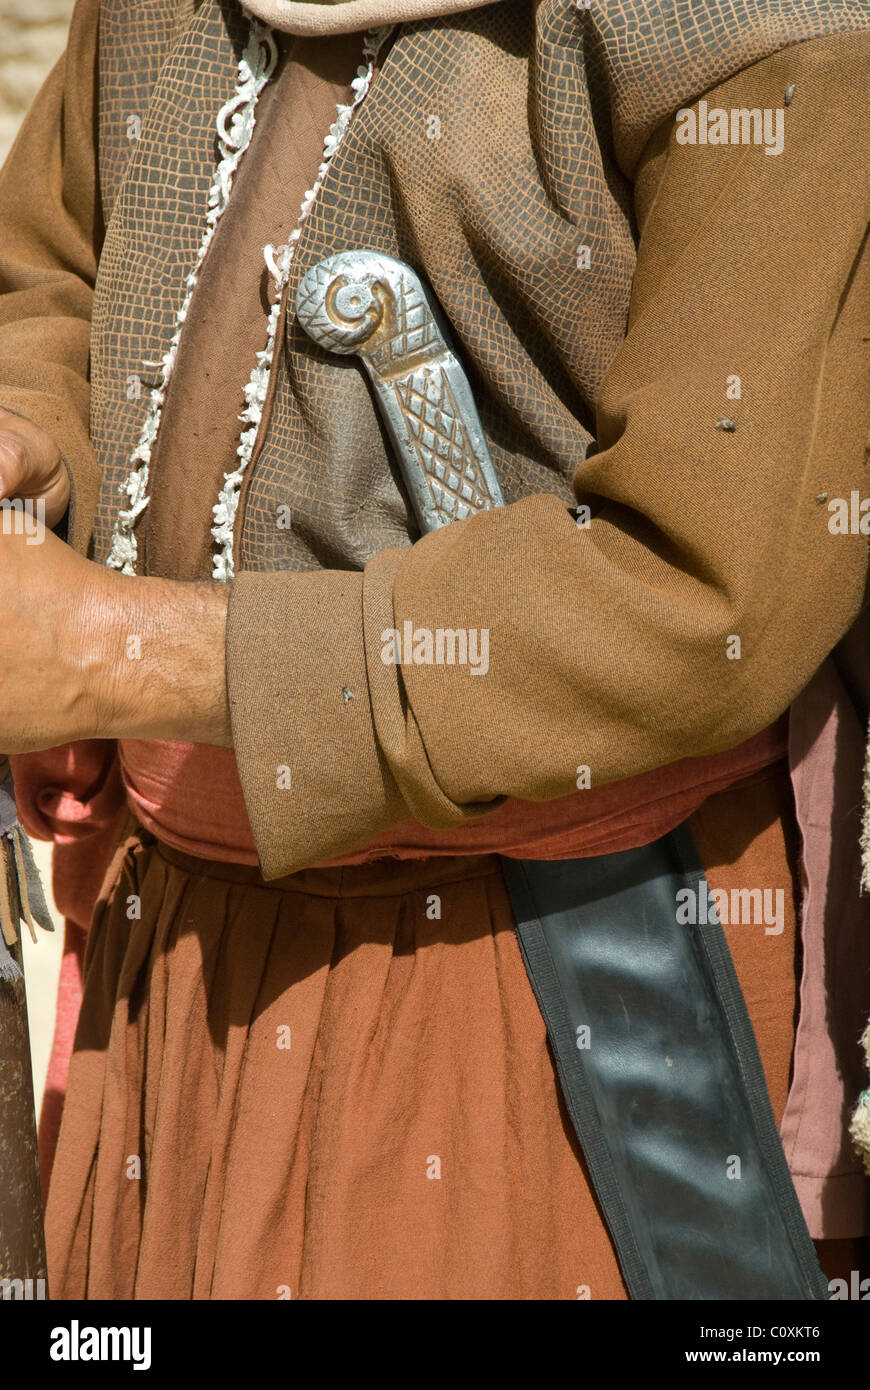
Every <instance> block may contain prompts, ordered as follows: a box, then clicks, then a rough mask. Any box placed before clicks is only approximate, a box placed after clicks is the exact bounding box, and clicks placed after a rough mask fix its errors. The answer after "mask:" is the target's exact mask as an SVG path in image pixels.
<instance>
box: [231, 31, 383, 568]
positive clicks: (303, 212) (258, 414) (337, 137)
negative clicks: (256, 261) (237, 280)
mask: <svg viewBox="0 0 870 1390" xmlns="http://www.w3.org/2000/svg"><path fill="white" fill-rule="evenodd" d="M392 28H393V26H392V25H386V26H383V27H381V28H380V29H372V30H370V31H369V32H368V33H367V34H366V35H365V37H364V39H363V53H362V57H363V61H362V63H361V64H360V66H359V67H358V68H357V72H356V77H354V78H353V80H352V82H351V84H350V85H351V90H352V92H353V100H352V101H350V102H349V103H347V104H342V103H340V104H339V105H338V107H337V108H336V117H335V120H334V121H333V123H332V125H331V126H330V127H329V130H328V131H327V133H326V136H325V137H324V141H323V155H322V157H321V161H320V164H319V165H318V168H317V172H316V174H315V176H314V182H313V184H312V186H311V187H310V188H309V189H306V192H305V196H304V198H303V200H302V207H301V209H300V212H299V217H298V219H297V222H296V226H295V227H294V229H293V231H292V232H291V233H290V236H289V237H288V239H287V244H286V245H285V246H281V247H275V246H272V245H271V244H269V245H268V246H266V247H264V248H263V256H264V258H265V261H266V265H267V267H268V269H269V272H270V274H271V276H272V280H273V294H274V298H273V302H272V306H271V308H270V310H269V317H268V320H267V332H266V345H265V347H264V348H263V349H262V351H260V352H258V353H257V365H256V366H255V367H254V370H253V372H252V373H251V375H250V377H249V379H248V382H247V384H246V385H245V389H244V395H245V408H244V410H243V411H242V413H241V415H240V416H239V419H240V420H241V422H242V423H243V424H244V425H247V429H245V430H243V432H242V434H241V436H240V438H239V445H238V448H237V449H236V454H237V456H238V459H239V462H238V465H237V467H236V468H235V469H234V470H233V471H232V472H231V473H225V474H224V486H223V487H222V489H221V491H220V493H219V495H218V500H217V502H216V503H215V505H214V508H213V515H214V526H213V527H212V532H211V533H212V536H213V537H214V541H215V546H216V552H215V555H214V563H213V570H212V578H214V579H217V580H220V581H221V582H224V583H226V582H227V581H228V580H230V579H232V578H234V576H235V558H234V554H233V545H234V533H235V525H236V515H237V513H238V507H239V497H240V495H241V488H242V482H243V480H244V475H245V470H246V469H247V467H248V464H249V463H250V461H251V459H252V457H253V453H254V447H255V445H256V442H257V436H258V434H259V431H260V424H261V421H262V418H263V408H264V405H265V402H266V395H267V392H268V389H269V381H270V378H271V375H272V367H273V364H274V358H275V345H276V340H277V333H278V323H279V321H280V318H281V305H282V301H283V296H284V290H285V288H286V285H287V281H288V279H289V276H290V267H291V265H292V264H293V258H294V256H295V254H296V247H297V245H298V242H299V238H300V236H301V235H302V229H303V227H304V225H305V223H306V221H307V219H308V216H309V214H310V212H311V209H312V208H313V206H314V204H315V202H316V201H317V196H318V194H319V193H320V190H321V188H322V186H323V180H324V179H325V177H326V174H327V172H328V170H329V166H330V164H331V162H332V159H333V157H334V156H335V153H336V151H337V150H338V148H339V146H340V145H341V142H342V140H343V139H344V136H345V134H346V133H347V130H348V127H349V126H350V123H351V119H352V117H353V114H354V112H355V111H356V109H357V107H358V106H359V105H360V103H361V102H362V101H364V100H365V98H366V96H367V94H368V91H369V88H370V87H371V85H372V81H373V79H374V73H375V64H376V63H377V60H378V55H379V53H380V51H381V49H382V47H383V45H384V43H385V42H386V40H387V38H388V37H389V35H390V33H391V32H392Z"/></svg>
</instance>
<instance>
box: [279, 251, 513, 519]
mask: <svg viewBox="0 0 870 1390" xmlns="http://www.w3.org/2000/svg"><path fill="white" fill-rule="evenodd" d="M296 316H297V318H298V320H299V322H300V324H301V325H302V327H303V328H304V329H305V331H306V333H308V335H309V337H311V338H312V339H313V340H314V342H315V343H318V344H319V345H320V346H321V347H323V348H326V349H327V350H328V351H330V352H337V353H342V354H345V355H350V354H353V355H355V356H357V357H359V358H360V359H361V361H362V363H363V365H364V367H365V369H366V371H367V372H368V375H369V377H370V379H371V381H372V384H373V386H374V389H375V394H376V397H377V401H378V405H379V407H380V410H381V413H382V415H383V418H384V423H385V425H386V427H387V431H388V433H389V435H390V438H391V440H392V442H393V445H394V447H395V450H396V456H397V460H398V463H399V467H400V468H401V471H402V476H403V478H404V481H405V483H406V485H407V488H408V493H409V496H410V499H411V502H412V505H413V507H414V511H415V513H416V516H417V520H418V522H419V524H420V527H421V529H422V530H423V531H434V530H435V529H436V527H439V526H446V525H447V524H448V523H449V522H451V521H461V520H462V519H463V518H465V517H467V516H471V515H472V514H473V513H474V512H481V511H489V510H490V508H492V507H501V506H504V498H503V496H502V492H501V488H500V487H499V483H498V478H497V476H496V472H495V467H494V465H493V461H492V458H491V456H490V452H489V449H488V447H487V443H486V437H485V435H484V432H483V427H482V425H481V423H480V417H479V415H478V413H477V407H476V406H475V403H474V397H473V395H472V392H471V387H470V385H469V382H468V378H467V377H466V375H465V371H464V370H463V367H462V363H461V362H460V361H459V359H458V357H457V356H456V353H455V352H454V351H453V348H452V345H451V343H450V338H449V333H448V330H447V328H446V325H445V322H444V317H443V315H442V313H441V311H440V310H439V308H438V307H437V305H436V304H435V303H434V302H433V300H432V299H431V298H430V296H429V295H428V294H427V292H426V290H425V289H424V287H423V285H422V283H421V281H420V278H419V276H418V275H417V274H416V273H415V272H414V271H413V270H412V269H411V267H410V266H409V265H406V264H405V263H404V261H397V260H395V259H394V258H393V257H392V256H386V255H384V254H383V253H382V252H380V251H341V252H339V253H338V254H337V255H334V256H328V257H327V258H326V260H324V261H320V262H318V264H317V265H315V266H312V268H311V269H310V270H309V271H308V272H307V273H306V275H305V276H304V277H303V279H302V281H301V283H300V285H299V288H298V290H297V292H296Z"/></svg>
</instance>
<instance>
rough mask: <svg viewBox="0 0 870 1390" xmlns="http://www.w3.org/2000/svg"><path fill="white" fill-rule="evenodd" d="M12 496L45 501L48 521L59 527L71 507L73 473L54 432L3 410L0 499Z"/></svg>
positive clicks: (50, 524) (0, 441) (0, 437)
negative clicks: (52, 434) (66, 462)
mask: <svg viewBox="0 0 870 1390" xmlns="http://www.w3.org/2000/svg"><path fill="white" fill-rule="evenodd" d="M11 497H20V498H22V500H29V501H32V502H36V501H40V500H41V501H43V502H44V503H45V522H46V525H47V526H56V525H57V524H58V522H59V521H62V520H63V518H64V516H65V515H66V511H67V508H68V507H69V475H68V474H67V471H66V468H65V467H64V464H63V460H62V459H61V456H60V450H59V449H58V447H57V445H56V444H55V442H54V440H53V439H52V437H51V435H50V434H46V432H45V430H43V429H40V428H39V426H38V425H34V424H31V422H30V421H29V420H25V419H23V418H22V416H20V415H12V414H10V412H9V411H8V410H2V409H0V502H3V501H6V500H7V499H8V498H11Z"/></svg>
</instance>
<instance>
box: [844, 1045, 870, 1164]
mask: <svg viewBox="0 0 870 1390" xmlns="http://www.w3.org/2000/svg"><path fill="white" fill-rule="evenodd" d="M861 1046H862V1047H863V1049H864V1059H865V1061H866V1063H867V1070H868V1071H870V1023H868V1025H867V1027H866V1028H865V1029H864V1033H863V1035H862V1037H861ZM849 1133H850V1135H851V1136H852V1143H853V1144H854V1145H855V1152H856V1153H857V1155H858V1157H859V1158H860V1159H861V1162H862V1163H863V1164H864V1171H865V1172H866V1174H867V1176H868V1178H870V1091H862V1092H861V1094H860V1096H859V1097H858V1104H857V1106H856V1108H855V1113H854V1114H853V1116H852V1123H851V1125H850V1127H849Z"/></svg>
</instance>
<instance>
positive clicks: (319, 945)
mask: <svg viewBox="0 0 870 1390" xmlns="http://www.w3.org/2000/svg"><path fill="white" fill-rule="evenodd" d="M789 795H790V792H789V784H788V774H787V770H786V768H785V767H784V765H783V764H779V765H778V766H777V767H776V768H772V769H769V770H768V771H767V772H766V773H764V774H761V775H759V776H758V777H756V778H754V779H750V781H749V782H748V783H745V784H744V785H743V786H742V788H741V789H740V791H739V792H738V791H736V790H735V791H734V792H726V793H724V794H722V795H721V796H719V797H715V798H712V799H711V800H710V802H708V807H709V813H707V812H706V811H705V813H704V817H703V820H702V821H701V820H699V821H697V826H698V831H699V845H701V846H702V847H703V855H702V858H704V859H705V860H707V861H709V863H710V870H709V881H710V884H711V886H712V887H725V888H726V889H727V888H728V887H729V886H730V885H732V884H738V885H740V886H743V885H744V884H746V883H764V884H769V885H770V886H772V887H776V886H781V887H783V889H784V893H785V901H786V908H785V912H784V916H783V931H782V933H781V934H780V935H779V936H776V937H773V936H766V935H765V934H764V931H763V928H762V927H760V926H757V925H756V926H751V925H742V926H736V927H733V928H729V930H728V936H729V940H730V942H731V945H732V949H733V951H734V955H735V962H736V965H737V969H738V973H739V975H740V978H741V981H742V984H743V987H744V991H745V993H746V997H747V1002H748V1006H749V1009H750V1013H751V1015H752V1017H753V1020H754V1022H755V1024H756V1029H757V1033H758V1039H759V1047H760V1050H761V1054H762V1059H763V1062H764V1066H765V1072H766V1075H767V1078H768V1084H769V1086H770V1091H771V1096H772V1100H773V1105H774V1110H775V1113H776V1114H777V1116H779V1115H780V1114H781V1111H782V1107H783V1105H784V1103H785V1096H786V1091H787V1088H788V1073H789V1060H790V1051H791V1039H792V1035H793V1034H792V1014H793V1003H794V995H795V978H794V951H795V913H794V902H793V895H792V891H791V884H792V879H791V869H790V864H789V853H788V848H787V846H788V844H789V842H790V841H791V840H792V838H793V819H792V813H791V810H790V806H789ZM717 803H721V809H722V814H721V815H718V814H717ZM692 824H693V826H694V825H695V824H696V821H695V820H694V819H693V822H692ZM131 894H136V895H138V896H139V898H140V899H141V902H142V918H141V920H133V921H130V920H129V919H128V916H127V903H128V899H129V897H130V895H131ZM432 895H437V896H438V899H439V900H440V917H435V916H434V915H433V913H432V902H433V897H432ZM137 1159H138V1160H140V1165H141V1166H140V1167H139V1168H137V1166H136V1160H137ZM47 1231H48V1244H49V1277H50V1280H51V1287H52V1292H53V1295H54V1296H55V1297H60V1298H78V1297H85V1296H87V1297H88V1298H134V1297H135V1298H171V1299H188V1298H191V1297H193V1298H242V1299H275V1298H279V1297H281V1296H284V1297H287V1296H288V1295H290V1296H292V1297H293V1298H294V1299H296V1298H302V1299H330V1298H350V1299H354V1298H376V1299H403V1298H414V1299H439V1300H443V1299H458V1298H468V1299H483V1298H499V1299H529V1298H533V1299H548V1300H549V1299H576V1298H577V1297H578V1296H580V1295H581V1290H582V1289H583V1288H584V1286H585V1288H586V1289H587V1290H588V1293H587V1294H586V1295H585V1296H588V1297H591V1298H593V1299H615V1298H624V1297H625V1292H624V1288H623V1285H622V1281H621V1279H620V1276H619V1273H618V1269H617V1266H616V1263H615V1257H614V1254H613V1251H612V1248H611V1245H610V1241H609V1238H608V1236H607V1234H606V1231H605V1229H604V1227H603V1225H602V1223H601V1219H600V1217H599V1214H598V1211H597V1208H596V1205H595V1202H594V1200H593V1197H592V1195H591V1192H590V1189H589V1185H588V1181H587V1176H586V1171H585V1166H584V1164H583V1162H582V1160H581V1159H580V1158H579V1156H578V1153H577V1150H576V1145H575V1143H574V1141H573V1138H572V1137H571V1133H570V1122H569V1121H568V1120H567V1119H566V1117H565V1115H564V1112H563V1110H562V1107H561V1102H560V1100H559V1095H558V1088H557V1082H556V1079H555V1075H554V1072H553V1068H552V1063H551V1060H550V1055H549V1052H548V1049H547V1044H546V1037H545V1030H544V1025H543V1022H542V1020H541V1016H540V1013H539V1011H538V1008H537V1005H536V1003H535V1000H534V996H533V995H532V992H531V990H530V988H529V985H528V980H527V978H526V973H525V969H524V966H523V964H522V960H521V957H520V953H519V948H518V945H517V940H516V934H515V931H514V927H513V919H512V916H511V912H510V905H509V902H508V899H507V894H506V891H505V888H504V883H503V880H502V877H501V874H500V871H499V869H498V862H497V860H496V859H494V858H492V857H487V856H485V857H480V858H475V857H473V856H466V857H463V858H456V859H443V860H440V861H431V860H430V861H424V862H412V861H404V862H401V863H397V862H395V861H390V860H381V861H379V862H377V863H375V864H371V865H366V866H362V867H356V868H345V869H330V870H323V869H321V870H306V871H304V872H303V873H301V874H298V875H296V876H294V877H293V878H292V879H290V880H286V881H285V880H281V881H278V882H273V883H270V884H265V883H264V882H263V881H262V879H261V878H260V876H259V875H258V873H257V871H256V870H253V869H246V868H244V867H241V866H233V865H229V864H223V865H220V864H212V863H208V862H206V861H203V860H196V859H191V858H189V857H188V856H185V855H181V854H179V853H178V852H177V851H174V850H171V849H168V848H165V847H162V846H160V844H159V843H155V842H153V840H152V839H151V837H149V836H145V837H144V841H143V838H142V837H140V838H138V839H136V840H135V841H134V842H133V843H132V845H131V846H130V848H129V850H128V852H127V853H126V857H124V858H123V865H122V867H121V868H120V877H118V879H117V882H116V883H115V885H114V887H113V888H112V890H111V894H110V896H109V900H108V903H107V904H106V906H104V907H103V908H102V909H100V910H98V912H97V915H96V918H95V921H94V923H93V925H92V928H91V932H90V939H89V943H88V953H87V958H86V962H85V1001H84V1007H83V1012H82V1018H81V1022H80V1025H79V1029H78V1035H77V1039H76V1050H75V1053H74V1055H73V1060H72V1065H71V1069H70V1081H69V1092H68V1097H67V1105H66V1110H65V1113H64V1119H63V1124H62V1127H61V1135H60V1143H59V1148H58V1154H57V1159H56V1162H55V1167H54V1172H53V1176H52V1183H51V1189H50V1195H49V1203H48V1214H47Z"/></svg>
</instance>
